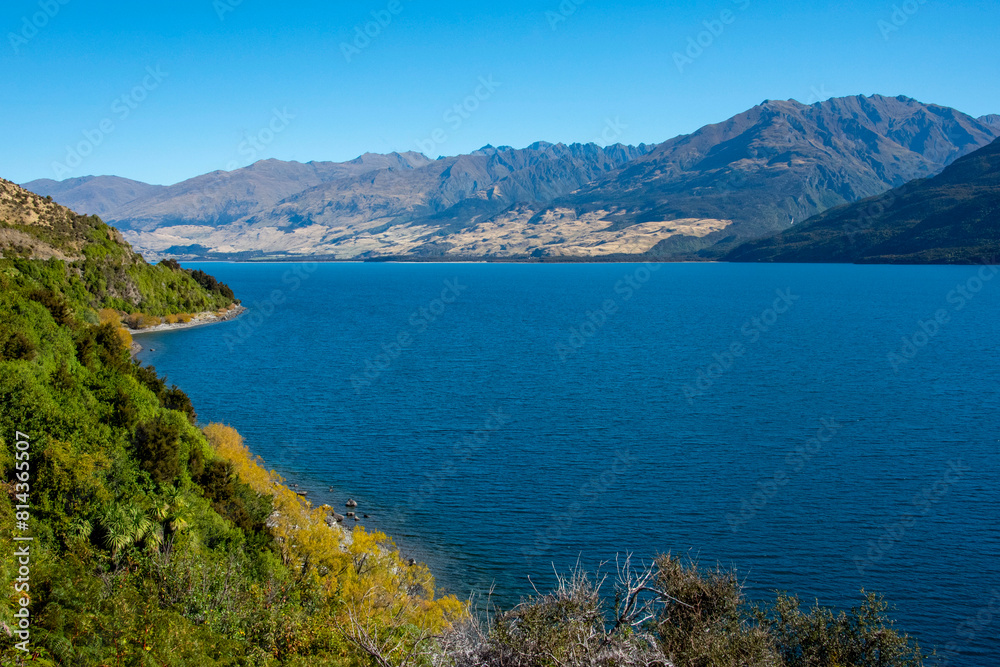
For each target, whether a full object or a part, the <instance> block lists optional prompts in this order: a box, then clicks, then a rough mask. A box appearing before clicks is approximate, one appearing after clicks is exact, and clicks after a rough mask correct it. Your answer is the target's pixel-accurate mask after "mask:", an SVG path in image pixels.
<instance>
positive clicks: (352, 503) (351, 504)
mask: <svg viewBox="0 0 1000 667" xmlns="http://www.w3.org/2000/svg"><path fill="white" fill-rule="evenodd" d="M344 504H345V505H347V506H348V507H357V506H358V503H357V501H356V500H354V499H353V498H351V499H349V500H348V501H347V502H346V503H344Z"/></svg>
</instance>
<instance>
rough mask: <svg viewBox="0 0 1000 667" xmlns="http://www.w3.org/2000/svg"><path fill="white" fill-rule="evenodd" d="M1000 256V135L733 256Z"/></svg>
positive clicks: (927, 259)
mask: <svg viewBox="0 0 1000 667" xmlns="http://www.w3.org/2000/svg"><path fill="white" fill-rule="evenodd" d="M997 255H1000V140H997V141H994V142H993V143H991V144H990V145H988V146H986V147H984V148H981V149H979V150H978V151H976V152H974V153H972V154H970V155H966V156H964V157H962V158H959V159H958V160H956V161H955V163H954V164H952V165H951V166H949V167H947V168H946V169H945V170H944V171H943V172H941V174H939V175H937V176H935V177H933V178H929V179H919V180H915V181H911V182H910V183H907V184H906V185H903V186H902V187H899V188H896V189H894V190H891V191H889V192H887V193H884V194H882V195H880V196H877V197H873V198H870V199H866V200H863V201H860V202H857V203H856V204H851V205H847V206H841V207H838V208H835V209H832V210H829V211H826V212H824V213H821V214H820V215H817V216H815V217H813V218H810V219H809V220H806V221H805V222H803V223H801V224H799V225H796V226H795V227H793V228H792V229H790V230H788V231H786V232H783V233H781V234H778V235H776V236H773V237H770V238H766V239H761V240H757V241H751V242H748V243H745V244H743V245H741V246H739V247H737V248H736V249H735V250H733V251H732V252H730V253H729V254H727V255H726V256H725V259H727V260H729V261H734V262H749V261H755V262H761V261H766V262H877V263H963V264H964V263H972V262H982V261H991V262H995V261H996V259H995V258H996V256H997Z"/></svg>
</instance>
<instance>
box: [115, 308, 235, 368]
mask: <svg viewBox="0 0 1000 667" xmlns="http://www.w3.org/2000/svg"><path fill="white" fill-rule="evenodd" d="M246 310H247V309H246V307H245V306H241V305H239V304H233V305H232V306H231V307H230V308H229V309H228V310H227V311H226V312H225V313H223V314H222V315H221V316H220V315H218V314H216V313H214V312H210V311H205V312H201V313H197V314H195V315H194V316H193V317H192V318H191V321H190V322H177V323H175V324H166V323H164V324H157V325H155V326H152V327H146V328H145V329H131V328H129V327H125V330H126V331H128V332H129V334H131V335H132V344H131V345H130V346H129V354H131V355H132V358H133V359H136V358H138V356H139V354H141V353H142V352H143V351H144V350H145V349H146V348H145V346H144V345H143V344H142V343H140V342H139V341H137V340H135V336H137V335H139V334H146V333H160V332H162V331H177V330H178V329H193V328H194V327H203V326H207V325H209V324H218V323H220V322H228V321H229V320H234V319H236V318H237V317H239V316H240V315H242V314H243V313H245V312H246Z"/></svg>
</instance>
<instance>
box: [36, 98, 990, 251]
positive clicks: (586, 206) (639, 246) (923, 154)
mask: <svg viewBox="0 0 1000 667" xmlns="http://www.w3.org/2000/svg"><path fill="white" fill-rule="evenodd" d="M998 121H1000V117H996V116H984V117H982V118H978V119H977V118H973V117H971V116H968V115H966V114H963V113H961V112H958V111H956V110H954V109H950V108H947V107H941V106H937V105H930V104H923V103H920V102H917V101H916V100H913V99H910V98H907V97H882V96H878V95H875V96H871V97H863V96H856V97H845V98H834V99H830V100H827V101H826V102H820V103H817V104H813V105H808V106H807V105H804V104H800V103H798V102H795V101H786V102H772V101H766V102H764V103H763V104H761V105H758V106H756V107H754V108H752V109H750V110H748V111H746V112H744V113H742V114H739V115H737V116H735V117H733V118H731V119H729V120H727V121H724V122H722V123H718V124H714V125H708V126H705V127H703V128H701V129H700V130H698V131H696V132H694V133H693V134H690V135H684V136H681V137H677V138H675V139H671V140H669V141H666V142H664V143H662V144H659V145H657V146H655V147H654V146H645V145H640V146H638V147H632V146H622V145H615V146H609V147H606V148H601V147H599V146H596V145H594V144H587V145H583V144H573V145H570V146H566V145H563V144H547V143H536V144H533V145H531V146H529V147H527V148H524V149H520V150H518V149H513V148H510V147H499V148H494V147H492V146H486V147H484V148H483V149H480V150H478V151H475V152H474V153H472V154H469V155H459V156H453V157H442V158H438V159H437V160H431V159H429V158H427V157H425V156H423V155H421V154H417V153H402V154H400V153H391V154H389V155H372V154H367V155H364V156H361V157H360V158H358V159H356V160H352V161H350V162H345V163H330V162H310V163H308V164H300V163H297V162H281V161H277V160H266V161H262V162H258V163H256V164H254V165H251V166H250V167H246V168H244V169H239V170H236V171H233V172H213V173H212V174H206V175H204V176H199V177H197V178H194V179H190V180H188V181H184V182H183V183H179V184H176V185H172V186H169V187H165V188H163V187H158V186H147V187H148V188H153V189H152V190H142V188H141V187H137V186H129V187H132V189H133V190H134V191H135V193H136V197H135V198H134V199H131V200H129V201H124V199H125V198H127V194H126V193H125V191H126V187H125V185H126V184H124V183H118V185H119V186H121V187H119V188H109V187H107V184H108V180H107V177H101V178H98V179H92V180H90V181H85V179H76V180H77V181H83V182H80V183H78V184H76V185H74V186H72V187H70V186H68V185H67V184H66V183H63V184H54V183H53V182H52V181H35V182H32V183H29V184H27V186H26V187H28V188H29V189H33V190H35V191H37V192H40V193H42V194H53V196H57V197H62V199H61V201H64V202H66V203H69V204H71V205H74V206H79V207H80V208H81V209H82V210H87V211H88V212H89V211H90V210H94V209H92V208H89V207H96V206H98V205H101V206H107V207H109V208H108V209H107V210H106V211H105V212H104V216H105V217H106V218H107V219H108V220H109V221H111V222H113V223H114V224H115V225H116V226H118V227H120V228H121V229H123V230H125V235H126V238H128V239H129V240H130V241H131V242H132V243H133V244H134V245H136V246H137V247H138V248H140V249H142V250H143V251H145V252H147V253H149V252H152V253H154V254H170V255H180V256H199V255H206V254H212V255H216V256H218V255H233V254H236V253H250V254H258V255H261V254H268V255H291V256H304V255H326V256H334V257H339V258H371V257H380V256H397V255H408V256H425V257H434V256H440V257H469V256H476V257H482V256H496V257H504V256H508V257H509V256H515V257H516V256H574V257H592V256H601V255H605V256H606V255H618V254H647V255H649V256H652V257H660V258H670V257H691V256H701V257H704V258H716V257H720V256H721V255H723V254H724V253H725V252H727V251H729V250H731V249H732V248H733V247H735V246H736V245H738V244H739V243H741V242H743V241H745V240H747V239H753V238H759V237H762V236H768V235H770V234H773V233H775V232H778V231H782V230H785V229H787V228H788V227H790V226H791V225H793V224H795V223H797V222H800V221H802V220H805V219H806V218H808V217H810V216H812V215H815V214H816V213H819V212H821V211H824V210H826V209H828V208H831V207H835V206H839V205H842V204H845V203H850V202H854V201H857V200H859V199H862V198H865V197H869V196H872V195H876V194H878V193H881V192H884V191H886V190H887V189H890V188H892V187H896V186H899V185H902V184H904V183H906V182H907V181H910V180H913V179H915V178H924V177H929V176H933V175H935V174H937V173H939V172H940V171H941V170H942V169H943V168H944V167H945V166H947V165H948V164H950V163H951V162H953V161H954V160H955V159H956V158H958V157H960V156H962V155H965V154H967V153H969V152H971V151H973V150H976V149H977V148H980V147H981V146H984V145H986V144H988V143H989V142H991V141H992V140H993V139H995V138H997V137H998V136H1000V122H998ZM102 185H103V186H105V187H106V189H107V190H110V191H111V193H112V194H107V193H106V194H104V195H103V196H102V195H100V194H99V193H98V192H97V190H98V188H99V187H101V186H102ZM139 185H141V184H139ZM88 186H89V187H88ZM59 188H61V190H60V189H59ZM112 195H114V196H112ZM115 202H117V203H116V204H115V205H112V204H114V203H115Z"/></svg>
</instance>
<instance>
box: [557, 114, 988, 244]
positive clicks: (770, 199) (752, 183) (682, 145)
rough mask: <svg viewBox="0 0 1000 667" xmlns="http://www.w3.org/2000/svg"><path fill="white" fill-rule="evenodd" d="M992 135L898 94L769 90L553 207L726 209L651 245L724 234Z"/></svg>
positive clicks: (759, 226) (839, 198) (869, 191)
mask: <svg viewBox="0 0 1000 667" xmlns="http://www.w3.org/2000/svg"><path fill="white" fill-rule="evenodd" d="M998 135H1000V127H997V126H995V125H994V124H991V123H988V122H984V121H983V120H981V119H975V118H972V117H970V116H967V115H965V114H963V113H961V112H958V111H956V110H954V109H950V108H947V107H941V106H936V105H927V104H922V103H920V102H917V101H916V100H913V99H910V98H906V97H891V98H890V97H882V96H878V95H875V96H872V97H862V96H856V97H845V98H834V99H831V100H827V101H826V102H820V103H817V104H813V105H810V106H806V105H803V104H799V103H798V102H795V101H787V102H774V101H766V102H764V103H763V104H761V105H758V106H756V107H754V108H753V109H750V110H748V111H746V112H745V113H742V114H739V115H738V116H735V117H733V118H731V119H729V120H727V121H725V122H723V123H719V124H716V125H709V126H706V127H704V128H702V129H700V130H698V131H697V132H695V133H693V134H690V135H686V136H682V137H677V138H676V139H671V140H670V141H667V142H664V143H663V144H660V145H659V146H657V147H656V148H655V149H654V150H653V151H651V152H650V153H649V154H648V155H646V156H644V157H642V158H640V159H637V160H635V161H634V162H632V163H630V164H629V165H628V166H627V167H625V168H624V169H622V170H620V171H619V172H617V173H615V174H613V175H611V176H610V177H609V178H607V179H605V180H604V181H601V182H598V183H596V184H593V185H591V186H588V187H586V188H583V189H582V190H580V191H579V192H576V193H573V194H572V195H570V196H568V197H565V198H563V199H560V200H557V201H556V202H554V203H553V204H551V205H550V206H549V207H548V208H547V209H545V210H544V211H543V212H542V214H544V213H546V212H551V211H560V210H563V211H572V212H574V213H575V214H577V215H579V214H580V213H581V212H590V211H596V210H604V211H611V212H612V213H611V214H609V215H604V216H602V219H604V220H608V221H610V222H611V223H612V225H613V227H614V228H616V229H623V228H627V227H629V226H631V225H635V224H639V223H647V222H649V221H652V220H673V219H678V218H716V219H728V220H732V222H733V224H732V225H731V226H729V227H727V228H725V229H724V230H722V231H718V232H714V233H712V234H708V235H705V236H703V237H701V238H691V237H690V236H676V237H674V238H671V239H669V240H667V241H664V242H663V243H661V244H660V245H659V246H658V247H657V248H656V249H655V250H654V251H653V253H654V254H660V255H665V256H669V255H671V254H675V253H682V252H691V251H695V250H698V249H700V248H708V247H709V246H711V245H712V244H713V243H719V242H720V241H722V243H721V244H720V245H719V246H718V247H716V248H713V249H712V250H710V251H708V252H703V253H702V254H703V255H706V256H709V257H711V256H716V255H718V254H719V253H720V250H721V249H724V248H726V247H728V246H730V245H731V244H733V243H735V242H736V241H739V240H741V239H746V238H754V237H759V236H762V235H765V234H771V233H774V232H776V231H780V230H783V229H786V228H787V227H789V226H791V225H792V224H795V223H796V222H801V221H802V220H805V219H806V218H808V217H810V216H812V215H814V214H816V213H819V212H820V211H823V210H825V209H827V208H830V207H833V206H837V205H840V204H844V203H848V202H853V201H857V200H858V199H861V198H864V197H868V196H872V195H875V194H878V193H880V192H883V191H885V190H887V189H889V188H892V187H895V186H899V185H902V184H903V183H905V182H907V181H910V180H912V179H915V178H921V177H927V176H932V175H934V174H937V173H938V172H940V171H941V169H943V168H944V167H945V166H946V165H948V164H950V163H951V162H952V161H953V160H955V159H956V158H958V157H960V156H962V155H964V154H966V153H968V152H970V151H973V150H975V149H977V148H979V147H981V146H983V145H985V144H987V143H989V142H990V141H992V140H993V139H994V138H996V137H997V136H998Z"/></svg>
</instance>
